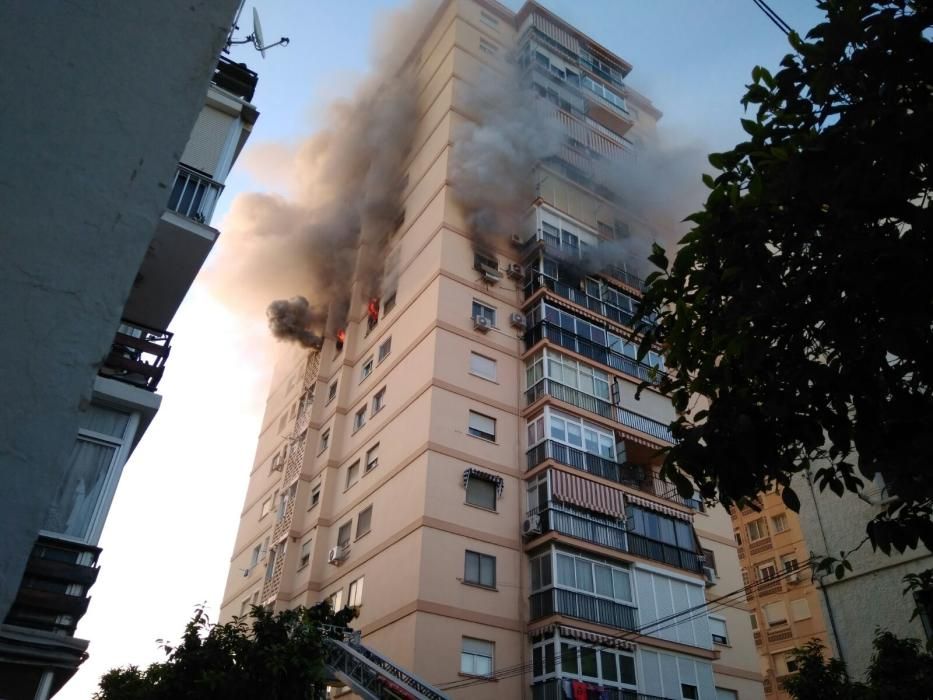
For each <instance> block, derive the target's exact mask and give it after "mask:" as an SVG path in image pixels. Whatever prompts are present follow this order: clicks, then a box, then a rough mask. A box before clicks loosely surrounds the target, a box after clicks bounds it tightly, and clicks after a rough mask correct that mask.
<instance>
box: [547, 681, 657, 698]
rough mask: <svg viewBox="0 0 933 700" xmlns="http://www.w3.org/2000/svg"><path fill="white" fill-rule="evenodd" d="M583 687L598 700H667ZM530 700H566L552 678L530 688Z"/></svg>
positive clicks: (626, 692)
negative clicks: (592, 692)
mask: <svg viewBox="0 0 933 700" xmlns="http://www.w3.org/2000/svg"><path fill="white" fill-rule="evenodd" d="M584 685H586V686H588V689H589V688H590V687H592V688H593V689H594V690H596V691H597V693H596V694H595V695H593V696H592V697H598V698H600V700H669V698H663V697H661V696H660V695H645V694H644V693H639V692H637V691H634V690H625V689H624V688H607V687H606V686H605V685H602V684H594V683H585V684H584ZM531 700H567V696H566V695H564V690H563V688H561V685H560V679H558V678H552V679H550V680H547V681H539V682H538V683H535V684H534V685H532V686H531Z"/></svg>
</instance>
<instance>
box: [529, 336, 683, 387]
mask: <svg viewBox="0 0 933 700" xmlns="http://www.w3.org/2000/svg"><path fill="white" fill-rule="evenodd" d="M542 339H547V340H549V341H550V342H552V343H554V344H556V345H560V346H561V347H562V348H566V349H567V350H572V351H573V352H575V353H577V354H579V355H583V357H586V358H588V359H590V360H593V361H594V362H599V363H600V364H603V365H606V366H607V367H611V368H612V369H614V370H617V371H619V372H624V373H625V374H628V375H630V376H632V377H637V378H638V379H641V380H642V381H645V382H651V383H652V384H657V383H658V382H660V381H661V377H662V376H664V375H665V372H664V371H663V370H660V369H657V368H654V367H651V366H650V365H646V364H644V363H643V362H639V361H638V360H634V359H632V358H631V357H627V356H625V355H623V354H622V353H619V352H616V351H615V350H610V349H609V348H607V347H606V346H604V345H599V344H598V343H594V342H593V341H592V340H588V339H586V338H583V337H582V336H579V335H577V334H576V333H571V332H570V331H568V330H565V329H563V328H561V327H560V326H555V325H554V324H553V323H550V322H549V321H541V322H540V323H536V324H535V325H534V326H532V327H531V328H529V329H528V330H527V331H525V346H526V347H529V348H530V347H532V346H533V345H534V344H535V343H537V342H539V341H540V340H542Z"/></svg>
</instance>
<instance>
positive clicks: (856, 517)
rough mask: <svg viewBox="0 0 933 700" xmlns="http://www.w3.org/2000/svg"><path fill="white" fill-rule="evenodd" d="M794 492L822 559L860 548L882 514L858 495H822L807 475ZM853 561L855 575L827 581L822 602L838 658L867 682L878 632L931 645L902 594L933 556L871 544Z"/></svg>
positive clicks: (872, 491)
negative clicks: (870, 525) (910, 576)
mask: <svg viewBox="0 0 933 700" xmlns="http://www.w3.org/2000/svg"><path fill="white" fill-rule="evenodd" d="M794 488H795V490H796V492H797V494H798V495H799V496H800V524H801V527H802V528H803V532H804V536H805V538H806V541H807V543H808V544H809V546H810V549H811V550H812V551H813V552H814V553H815V554H816V555H817V556H825V555H833V556H837V557H838V556H839V552H840V551H849V550H852V549H854V548H856V547H859V544H860V543H861V542H862V540H863V539H864V538H865V525H866V524H867V523H868V521H869V520H871V519H872V518H874V517H875V516H876V515H878V513H880V512H881V510H882V507H881V506H878V505H871V504H869V503H866V502H865V501H863V500H861V499H859V498H858V497H857V496H856V495H855V494H853V493H849V492H846V493H845V495H844V496H843V497H842V498H839V497H837V496H836V495H835V494H833V493H832V492H830V491H829V490H827V491H824V492H823V493H820V491H819V487H818V486H817V485H816V484H814V485H813V489H811V488H810V486H809V485H808V483H807V482H806V480H805V479H803V478H802V477H798V478H796V479H795V482H794ZM877 491H878V490H877V489H876V488H873V487H872V486H871V485H868V486H867V487H866V489H865V491H864V495H866V496H867V497H870V498H873V499H875V500H878V498H879V497H880V495H881V494H879V493H878V492H877ZM849 560H850V561H851V562H852V568H853V571H852V572H849V573H847V574H846V576H845V577H844V578H843V579H842V580H836V578H835V577H834V576H833V575H831V574H830V575H828V576H823V577H822V579H821V584H822V586H823V590H825V592H826V594H825V595H822V592H821V595H820V602H821V604H822V606H823V615H824V617H825V619H826V623H827V628H828V630H829V633H830V638H831V639H832V641H833V647H834V649H835V652H836V655H837V656H839V657H840V658H842V659H843V661H845V662H846V665H847V666H848V668H849V674H850V675H851V676H852V677H853V678H856V679H859V680H861V679H863V677H864V673H865V669H866V668H867V666H868V664H869V662H870V661H871V654H872V648H871V643H872V639H873V637H874V632H875V630H876V629H877V628H881V629H886V630H888V631H890V632H893V633H894V634H896V635H897V636H898V637H915V638H917V639H920V640H922V641H925V636H924V631H923V625H922V624H921V622H920V619H919V618H918V619H915V620H913V621H911V620H910V617H911V614H912V612H913V609H914V603H913V598H912V597H911V596H909V595H907V596H905V595H904V594H903V593H902V591H903V590H904V582H903V578H904V576H905V575H907V574H910V573H917V572H920V571H923V570H925V569H929V568H930V567H933V554H931V553H930V551H929V550H927V549H926V548H925V547H923V546H922V545H921V546H920V548H919V549H917V550H913V551H908V552H906V553H905V554H902V555H901V554H895V555H893V556H886V555H884V554H882V553H881V552H874V551H873V550H872V548H871V544H870V543H867V542H866V543H865V544H863V545H862V546H861V547H859V549H858V551H856V552H854V553H853V554H852V555H851V556H850V557H849Z"/></svg>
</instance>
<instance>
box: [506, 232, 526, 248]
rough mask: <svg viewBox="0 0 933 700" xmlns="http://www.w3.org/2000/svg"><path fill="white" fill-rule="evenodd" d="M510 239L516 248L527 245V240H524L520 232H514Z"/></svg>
mask: <svg viewBox="0 0 933 700" xmlns="http://www.w3.org/2000/svg"><path fill="white" fill-rule="evenodd" d="M510 240H511V241H512V245H514V246H515V247H516V248H521V247H522V246H523V245H525V241H523V240H522V235H521V234H520V233H513V234H512V237H511V239H510Z"/></svg>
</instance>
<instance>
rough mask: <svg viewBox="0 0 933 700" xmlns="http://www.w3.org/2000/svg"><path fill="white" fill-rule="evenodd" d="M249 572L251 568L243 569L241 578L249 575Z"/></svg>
mask: <svg viewBox="0 0 933 700" xmlns="http://www.w3.org/2000/svg"><path fill="white" fill-rule="evenodd" d="M251 572H252V569H250V568H246V569H243V578H249V575H250V573H251Z"/></svg>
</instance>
